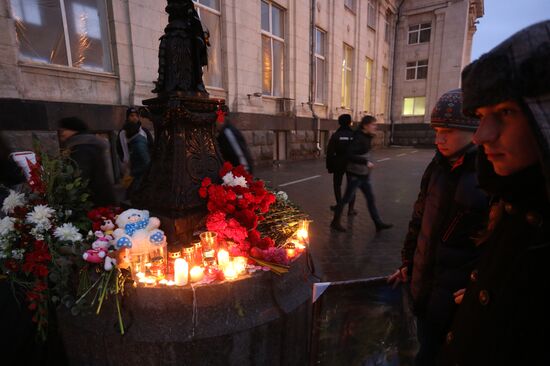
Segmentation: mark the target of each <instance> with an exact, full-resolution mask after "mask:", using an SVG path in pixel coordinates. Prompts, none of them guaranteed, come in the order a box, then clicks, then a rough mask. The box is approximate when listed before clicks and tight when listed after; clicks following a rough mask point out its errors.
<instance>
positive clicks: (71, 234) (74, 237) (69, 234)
mask: <svg viewBox="0 0 550 366" xmlns="http://www.w3.org/2000/svg"><path fill="white" fill-rule="evenodd" d="M53 235H54V236H55V237H56V238H57V239H59V240H62V241H71V242H73V243H74V242H77V241H81V240H82V234H80V233H79V232H78V229H77V228H76V227H75V226H74V225H73V224H70V223H68V224H63V225H61V226H59V227H57V228H56V229H55V230H54V232H53Z"/></svg>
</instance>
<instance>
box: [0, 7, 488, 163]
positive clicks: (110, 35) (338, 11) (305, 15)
mask: <svg viewBox="0 0 550 366" xmlns="http://www.w3.org/2000/svg"><path fill="white" fill-rule="evenodd" d="M195 3H196V7H197V10H198V13H199V15H200V17H201V20H202V21H203V24H204V26H205V28H206V29H207V31H208V33H209V41H210V45H211V46H210V48H209V65H208V67H207V68H205V70H204V71H205V75H204V79H205V84H206V86H207V90H208V91H209V93H210V97H211V98H220V99H224V100H225V103H226V104H227V105H228V106H229V108H230V110H231V114H230V118H231V119H232V120H233V122H234V123H235V124H236V125H237V126H238V127H239V128H240V129H241V130H242V131H243V133H244V135H245V138H246V139H247V141H248V143H249V145H250V147H251V150H252V153H253V155H254V156H255V158H256V160H257V162H259V163H263V162H264V163H265V162H272V161H274V160H286V159H300V158H307V157H314V156H318V155H319V154H322V153H323V151H324V147H325V145H326V142H327V140H328V136H329V134H330V131H332V130H334V129H336V127H337V123H336V119H337V118H338V116H339V115H340V114H343V113H350V114H351V115H352V116H353V118H354V120H360V118H361V117H362V116H363V115H366V114H372V115H374V116H376V117H377V119H378V122H380V124H381V128H380V130H381V132H380V136H379V137H380V139H379V143H388V142H389V137H390V132H392V131H393V128H392V127H393V125H394V124H395V126H397V125H402V124H404V123H413V124H418V123H423V122H425V121H426V120H427V119H426V118H427V117H426V116H427V115H429V113H427V112H426V113H424V114H423V115H422V116H421V115H420V111H421V108H420V106H419V104H418V103H419V100H418V99H413V102H412V103H413V104H412V107H411V101H410V98H417V97H421V96H423V97H424V98H425V102H424V110H425V111H427V110H428V108H429V106H430V105H433V102H434V101H435V100H436V98H437V96H438V95H439V94H441V93H442V92H444V91H446V90H448V89H451V88H454V87H458V86H459V75H460V71H461V69H462V67H464V66H465V65H466V64H467V63H468V61H469V52H470V49H471V36H472V35H473V31H475V27H474V25H473V21H475V19H476V18H477V17H478V16H481V14H482V5H483V4H482V0H454V1H435V0H309V1H292V0H276V1H271V0H195ZM165 6H166V1H161V0H157V1H151V0H112V1H106V0H50V1H42V0H0V121H1V122H0V131H1V132H2V135H3V136H7V137H8V139H9V141H10V143H11V144H12V145H13V147H14V148H17V149H25V148H30V146H31V137H32V136H35V137H37V138H38V139H39V140H42V141H43V145H45V146H46V147H47V149H51V150H55V149H56V148H57V140H56V133H55V130H56V128H57V126H56V121H57V120H58V119H59V118H61V117H66V116H70V115H79V116H81V117H83V118H84V119H85V120H86V121H87V122H88V124H90V126H91V127H92V129H93V130H94V131H96V132H97V133H102V134H104V135H105V136H106V138H110V139H111V140H112V139H113V136H114V133H115V132H116V131H117V130H118V129H119V128H120V127H121V126H122V124H123V122H124V110H125V106H128V105H141V103H142V100H143V99H148V98H152V97H153V96H154V95H153V94H152V92H151V90H152V89H153V88H154V83H153V82H154V81H155V80H156V79H157V70H158V45H159V38H160V36H161V35H162V34H163V29H164V27H165V26H166V24H167V21H168V19H167V15H166V13H165V12H164V7H165ZM480 9H481V10H480ZM426 24H429V25H430V28H429V29H430V31H429V33H430V34H429V36H428V41H426V39H427V38H426V37H427V36H426V32H427V30H426V29H428V28H426V27H427V25H426ZM415 27H416V28H415ZM394 56H395V57H394ZM423 62H428V64H427V67H426V65H425V64H423ZM413 63H414V66H412V65H413ZM413 74H414V75H413ZM409 76H411V77H412V76H414V78H412V79H410V78H409ZM407 98H409V99H407ZM411 108H412V109H411ZM409 110H412V113H413V115H409V114H408V113H409ZM394 122H395V123H394Z"/></svg>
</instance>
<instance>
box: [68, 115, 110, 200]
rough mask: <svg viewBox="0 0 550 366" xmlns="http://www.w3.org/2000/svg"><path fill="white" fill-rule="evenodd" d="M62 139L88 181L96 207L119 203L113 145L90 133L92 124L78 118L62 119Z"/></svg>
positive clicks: (83, 176) (91, 197)
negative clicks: (111, 155) (111, 169)
mask: <svg viewBox="0 0 550 366" xmlns="http://www.w3.org/2000/svg"><path fill="white" fill-rule="evenodd" d="M59 140H60V142H61V146H62V148H64V149H66V150H68V151H69V156H70V158H71V159H72V160H73V161H74V162H75V163H76V165H77V167H78V169H79V170H80V172H81V176H82V178H83V179H85V180H87V181H88V188H89V189H90V200H91V201H92V202H93V203H94V205H96V206H107V205H112V204H115V203H116V199H115V193H114V189H113V182H112V181H111V179H110V177H109V174H108V171H107V167H108V166H109V154H108V151H109V144H108V143H107V142H106V141H103V140H101V139H99V138H98V137H97V136H95V135H92V134H90V133H89V129H88V126H87V125H86V123H84V121H82V120H81V119H80V118H77V117H67V118H63V119H61V120H60V121H59Z"/></svg>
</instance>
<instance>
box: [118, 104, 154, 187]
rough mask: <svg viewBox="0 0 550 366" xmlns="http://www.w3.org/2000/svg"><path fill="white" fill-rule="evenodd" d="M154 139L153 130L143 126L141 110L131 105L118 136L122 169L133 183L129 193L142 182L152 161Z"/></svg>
mask: <svg viewBox="0 0 550 366" xmlns="http://www.w3.org/2000/svg"><path fill="white" fill-rule="evenodd" d="M153 143H154V139H153V136H152V135H151V132H149V130H148V129H147V128H145V127H142V126H141V121H140V120H139V112H138V110H137V109H136V108H134V107H130V108H128V109H127V110H126V121H125V122H124V125H123V126H122V129H121V130H120V131H119V133H118V137H117V144H116V148H117V154H118V157H119V159H120V161H121V163H122V170H123V171H125V172H128V170H129V174H130V177H131V183H130V184H129V187H128V192H127V193H128V195H131V194H132V193H133V192H134V191H135V190H136V189H137V188H138V187H139V185H140V184H141V180H142V178H143V176H144V174H145V172H146V171H147V168H148V167H149V164H150V163H151V150H152V149H153Z"/></svg>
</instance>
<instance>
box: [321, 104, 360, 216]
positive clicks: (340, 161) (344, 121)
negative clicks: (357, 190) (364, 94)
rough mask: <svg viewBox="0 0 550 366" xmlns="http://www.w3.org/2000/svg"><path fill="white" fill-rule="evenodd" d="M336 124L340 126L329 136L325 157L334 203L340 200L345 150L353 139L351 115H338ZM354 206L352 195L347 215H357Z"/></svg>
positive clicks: (345, 160)
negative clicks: (330, 176) (330, 177)
mask: <svg viewBox="0 0 550 366" xmlns="http://www.w3.org/2000/svg"><path fill="white" fill-rule="evenodd" d="M338 124H339V125H340V127H339V128H338V129H337V130H336V131H335V132H334V133H333V134H332V136H330V140H329V142H328V146H327V158H326V167H327V170H328V172H329V173H330V174H332V186H333V188H334V197H335V198H336V205H338V203H339V202H340V201H342V181H343V180H344V174H346V165H347V164H348V159H347V151H348V148H349V146H350V144H351V142H352V141H353V130H352V129H351V115H349V114H342V115H341V116H339V117H338ZM349 179H350V178H349V175H346V181H347V182H349ZM336 205H335V206H331V207H330V209H331V210H335V209H336ZM354 207H355V195H353V197H352V199H351V201H350V203H349V207H348V215H357V211H355V210H354Z"/></svg>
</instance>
